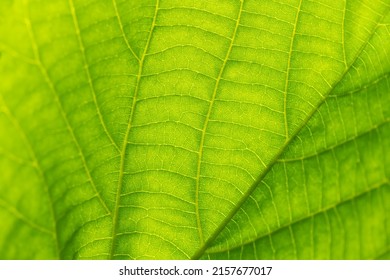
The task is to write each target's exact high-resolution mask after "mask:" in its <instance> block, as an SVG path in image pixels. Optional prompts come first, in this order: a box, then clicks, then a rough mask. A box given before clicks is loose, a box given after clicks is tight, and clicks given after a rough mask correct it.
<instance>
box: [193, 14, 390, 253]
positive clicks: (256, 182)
mask: <svg viewBox="0 0 390 280" xmlns="http://www.w3.org/2000/svg"><path fill="white" fill-rule="evenodd" d="M389 10H390V8H388V9H387V11H386V12H384V14H383V15H382V17H381V18H380V19H379V20H378V22H377V24H376V25H375V27H374V28H373V30H372V32H371V33H370V35H369V36H368V38H367V40H366V41H365V42H364V44H362V46H361V47H360V48H359V50H358V52H357V53H356V55H355V57H354V59H353V60H352V62H351V63H350V65H349V66H348V67H346V68H345V70H344V72H343V74H342V75H341V76H340V78H339V79H338V80H337V81H336V82H335V83H334V85H333V86H332V87H331V88H330V90H329V91H328V92H327V93H326V94H325V95H324V96H323V98H322V100H321V101H320V102H319V103H318V105H317V106H316V107H313V110H312V111H311V112H310V113H309V114H308V115H307V117H306V118H305V119H304V121H303V122H302V124H301V125H300V126H299V127H298V128H297V129H296V131H295V132H294V133H293V134H291V137H290V138H288V139H287V140H286V142H285V144H284V145H283V146H281V148H280V150H279V152H278V153H277V154H275V156H274V158H273V159H272V160H271V162H270V163H269V165H268V166H267V167H266V169H265V170H264V171H263V173H262V174H260V175H259V177H258V179H257V180H256V181H255V182H254V183H253V184H252V186H251V187H250V188H249V189H248V190H247V192H246V193H245V194H244V195H243V196H242V198H241V199H240V200H239V201H238V203H237V205H236V206H235V207H234V208H233V209H232V211H231V212H230V213H229V214H228V215H227V216H226V218H225V219H224V220H223V221H222V223H221V224H220V225H219V226H218V228H217V229H216V230H215V232H214V233H213V234H212V235H211V236H210V238H209V239H208V240H207V241H206V242H205V244H204V246H202V247H200V248H199V249H198V251H196V252H195V254H194V255H193V256H192V258H191V259H199V258H201V257H202V256H203V254H204V253H205V252H206V250H207V248H208V247H209V246H210V245H211V243H212V242H213V241H214V240H215V239H216V238H217V237H218V235H219V234H220V233H221V232H222V231H223V229H224V228H225V227H226V225H227V224H228V223H229V222H230V221H231V220H232V219H233V217H234V216H235V214H236V213H237V212H238V211H239V209H241V207H242V206H243V205H244V203H245V202H246V201H247V199H248V198H249V197H250V196H251V194H252V193H253V192H254V190H255V189H256V188H257V186H258V185H259V184H260V182H261V181H262V180H263V179H264V178H265V176H266V175H267V174H268V172H269V171H270V170H271V169H272V167H273V166H274V165H275V163H277V160H278V159H279V158H280V156H281V155H282V154H283V152H284V151H285V150H286V148H287V147H288V146H289V144H290V143H291V142H292V140H293V139H294V138H295V137H296V136H297V135H298V134H299V132H300V131H301V130H302V129H303V128H304V127H305V125H306V124H307V123H308V122H309V120H310V119H311V118H312V117H313V115H314V114H315V113H316V112H317V110H318V108H320V107H321V106H322V104H324V103H325V101H326V100H327V98H328V96H329V95H330V94H331V93H332V92H333V90H334V89H335V88H336V87H337V86H338V85H339V84H340V83H341V82H342V81H343V80H344V78H345V76H346V75H347V73H348V72H349V71H350V70H351V68H352V66H353V65H354V64H355V62H356V61H357V59H358V58H359V57H360V55H361V54H362V52H363V51H364V49H365V48H366V46H367V45H368V43H369V42H370V41H371V39H372V37H373V36H374V34H375V33H376V30H377V28H378V27H379V26H380V23H381V22H382V21H383V19H384V18H385V17H386V16H387V14H388V12H389Z"/></svg>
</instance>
